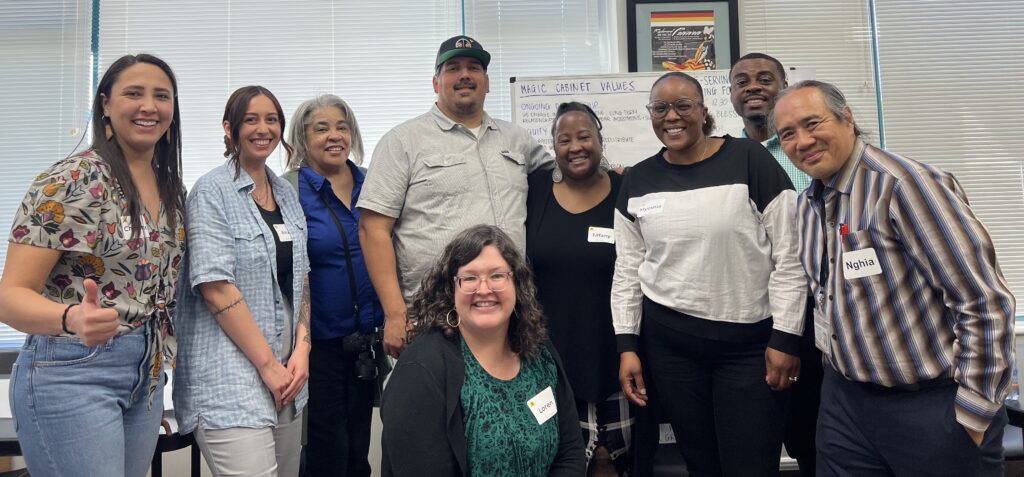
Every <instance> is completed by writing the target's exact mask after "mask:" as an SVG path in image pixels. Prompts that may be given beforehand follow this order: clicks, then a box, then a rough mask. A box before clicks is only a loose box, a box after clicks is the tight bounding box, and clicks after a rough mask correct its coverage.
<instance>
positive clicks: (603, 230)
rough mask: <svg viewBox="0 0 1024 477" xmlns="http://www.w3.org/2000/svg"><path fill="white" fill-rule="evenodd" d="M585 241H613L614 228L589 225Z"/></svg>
mask: <svg viewBox="0 0 1024 477" xmlns="http://www.w3.org/2000/svg"><path fill="white" fill-rule="evenodd" d="M587 242H595V243H615V229H609V228H607V227H594V226H591V227H590V230H588V231H587Z"/></svg>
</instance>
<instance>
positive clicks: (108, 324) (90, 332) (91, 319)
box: [67, 279, 121, 346]
mask: <svg viewBox="0 0 1024 477" xmlns="http://www.w3.org/2000/svg"><path fill="white" fill-rule="evenodd" d="M84 285H85V298H84V299H83V300H82V304H81V305H78V306H75V307H74V308H73V309H71V311H69V312H68V319H67V326H68V330H69V331H71V332H72V333H74V334H76V335H78V338H79V339H80V340H82V344H84V345H86V346H98V345H101V344H103V343H104V342H105V341H107V340H109V339H110V338H112V337H114V335H116V334H117V328H118V326H119V325H120V324H121V320H120V318H119V317H118V315H117V310H115V309H113V308H103V307H102V306H101V305H100V297H99V287H98V285H96V282H95V281H93V280H91V279H86V280H85V283H84Z"/></svg>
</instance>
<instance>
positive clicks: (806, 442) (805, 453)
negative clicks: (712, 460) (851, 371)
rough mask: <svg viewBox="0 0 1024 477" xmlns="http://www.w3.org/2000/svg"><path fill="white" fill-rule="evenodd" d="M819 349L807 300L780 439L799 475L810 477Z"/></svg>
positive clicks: (811, 303)
mask: <svg viewBox="0 0 1024 477" xmlns="http://www.w3.org/2000/svg"><path fill="white" fill-rule="evenodd" d="M822 376H823V370H822V366H821V351H818V348H816V347H815V346H814V301H813V299H808V302H807V314H806V316H805V326H804V336H803V338H801V341H800V380H799V381H797V382H796V383H795V384H793V386H792V387H791V388H790V392H789V412H788V414H787V416H786V434H785V438H784V440H783V442H784V443H785V444H786V453H788V454H789V456H790V457H792V458H794V459H796V461H797V463H799V464H800V475H801V477H814V468H815V463H814V456H815V449H814V430H815V427H816V426H817V423H818V406H820V405H821V379H822Z"/></svg>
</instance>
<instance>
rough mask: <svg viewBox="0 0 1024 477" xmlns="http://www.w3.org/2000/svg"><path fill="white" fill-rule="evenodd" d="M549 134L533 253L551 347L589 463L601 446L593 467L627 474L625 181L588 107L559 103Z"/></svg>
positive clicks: (534, 209) (537, 181) (531, 200)
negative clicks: (620, 261)
mask: <svg viewBox="0 0 1024 477" xmlns="http://www.w3.org/2000/svg"><path fill="white" fill-rule="evenodd" d="M551 135H552V138H553V141H554V149H555V161H556V167H555V169H554V170H553V171H551V172H548V171H547V170H544V171H537V172H535V173H533V174H531V175H530V178H529V184H530V192H529V195H528V196H527V219H526V249H527V250H526V253H527V255H528V257H529V259H530V261H531V264H532V266H533V270H534V273H535V274H536V284H537V290H538V295H537V298H538V300H539V301H540V302H541V305H543V307H544V312H545V316H546V317H547V320H548V329H549V332H550V334H551V341H552V343H553V344H554V345H555V348H556V349H557V350H558V352H559V354H560V355H562V357H563V360H564V364H565V371H566V374H567V375H568V377H569V382H570V383H571V384H572V388H573V391H574V393H575V395H576V409H577V410H578V411H579V420H580V427H581V429H582V431H583V440H584V443H585V446H586V454H587V461H588V462H590V461H591V460H592V459H593V457H594V455H595V451H597V449H598V448H599V447H603V448H604V449H605V450H606V451H607V454H605V453H604V452H598V453H597V455H598V460H597V461H594V462H593V464H591V467H594V468H595V470H597V469H605V471H604V472H602V473H601V474H600V475H605V473H607V474H611V475H614V474H615V473H620V474H621V473H624V472H625V471H626V470H627V469H628V465H629V461H630V457H629V447H630V442H629V440H630V439H628V437H627V436H629V435H630V427H631V422H632V421H631V419H630V416H631V414H632V413H631V412H630V408H631V405H630V404H629V402H628V401H627V400H626V399H625V397H624V396H623V395H622V392H621V391H620V389H619V385H618V381H617V378H616V376H617V372H618V360H617V359H616V358H617V355H616V353H615V333H614V331H613V330H612V316H611V308H610V304H609V298H608V297H609V294H610V292H611V283H612V273H613V271H614V267H615V244H614V239H613V229H612V217H613V212H614V210H615V198H616V197H617V196H618V192H619V185H620V184H621V182H622V177H621V176H620V175H619V174H617V173H615V172H609V171H608V162H607V160H605V159H604V157H603V141H602V137H601V120H600V119H598V117H597V115H596V114H594V111H593V110H592V109H590V107H588V106H586V105H584V104H581V103H578V102H571V103H562V104H561V105H559V106H558V110H557V112H556V113H555V121H554V124H553V125H552V128H551ZM609 457H610V460H611V462H609ZM612 463H614V469H611V468H609V467H611V465H610V464H612Z"/></svg>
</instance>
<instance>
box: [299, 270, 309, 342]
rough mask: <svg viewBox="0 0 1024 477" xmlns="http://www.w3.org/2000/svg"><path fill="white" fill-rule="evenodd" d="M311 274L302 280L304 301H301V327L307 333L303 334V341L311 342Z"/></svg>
mask: <svg viewBox="0 0 1024 477" xmlns="http://www.w3.org/2000/svg"><path fill="white" fill-rule="evenodd" d="M309 300H310V298H309V276H308V275H307V276H306V278H305V279H303V280H302V301H300V302H299V326H298V327H299V328H305V330H306V331H305V334H304V335H303V336H302V341H305V342H306V343H310V342H311V341H310V339H309V335H310V329H309V314H310V306H309Z"/></svg>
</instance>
